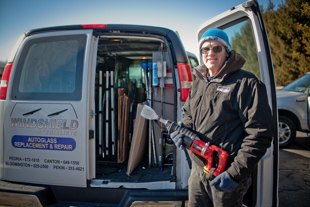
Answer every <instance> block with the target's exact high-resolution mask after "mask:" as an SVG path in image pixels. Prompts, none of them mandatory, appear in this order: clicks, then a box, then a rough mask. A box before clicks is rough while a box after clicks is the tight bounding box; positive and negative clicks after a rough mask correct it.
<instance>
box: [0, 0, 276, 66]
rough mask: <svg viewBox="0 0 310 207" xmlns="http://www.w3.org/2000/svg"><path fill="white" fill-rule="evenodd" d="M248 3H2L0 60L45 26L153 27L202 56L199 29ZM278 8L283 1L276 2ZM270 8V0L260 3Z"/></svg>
mask: <svg viewBox="0 0 310 207" xmlns="http://www.w3.org/2000/svg"><path fill="white" fill-rule="evenodd" d="M245 1H246V0H212V1H210V0H187V1H185V0H0V60H1V61H6V60H7V59H8V57H9V55H10V53H11V50H12V49H13V47H14V45H15V43H16V41H17V40H18V38H19V37H20V36H21V35H22V34H23V33H24V32H26V31H28V30H31V29H36V28H42V27H50V26H59V25H76V24H135V25H151V26H159V27H165V28H169V29H171V30H173V31H178V33H179V34H180V37H181V40H182V42H183V45H184V47H185V49H186V50H187V51H190V52H192V53H194V54H196V55H197V54H198V43H197V42H198V38H197V32H198V28H199V27H200V25H201V24H203V23H204V22H205V21H207V20H209V19H211V18H212V17H214V16H216V15H218V14H220V13H222V12H225V11H227V10H229V9H230V8H232V7H234V6H237V5H239V4H242V3H243V2H245ZM272 2H273V3H274V4H275V5H278V4H279V3H280V2H281V0H272ZM258 3H259V4H260V5H262V6H263V8H266V7H267V5H268V0H258Z"/></svg>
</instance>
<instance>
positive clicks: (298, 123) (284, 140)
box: [277, 73, 310, 147]
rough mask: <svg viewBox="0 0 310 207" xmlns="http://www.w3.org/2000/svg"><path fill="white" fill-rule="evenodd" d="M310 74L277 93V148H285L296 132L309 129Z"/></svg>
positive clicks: (291, 141)
mask: <svg viewBox="0 0 310 207" xmlns="http://www.w3.org/2000/svg"><path fill="white" fill-rule="evenodd" d="M309 86H310V73H307V74H306V75H304V76H302V77H301V78H299V79H297V80H295V81H294V82H292V83H290V84H289V85H287V86H285V87H284V88H282V89H281V90H278V91H277V105H278V113H279V146H280V147H287V146H289V145H290V144H292V143H293V141H294V140H295V138H296V131H301V132H310V128H309V123H310V121H309V109H310V108H309Z"/></svg>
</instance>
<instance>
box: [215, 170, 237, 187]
mask: <svg viewBox="0 0 310 207" xmlns="http://www.w3.org/2000/svg"><path fill="white" fill-rule="evenodd" d="M210 185H211V186H214V188H215V189H216V190H218V191H222V192H231V191H233V190H235V189H236V187H237V186H238V183H236V182H235V181H234V180H233V179H232V178H231V177H230V176H229V174H228V173H227V172H226V171H225V172H223V173H221V174H220V175H218V176H217V177H216V178H214V179H213V180H212V181H211V182H210Z"/></svg>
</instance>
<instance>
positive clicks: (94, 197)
mask: <svg viewBox="0 0 310 207" xmlns="http://www.w3.org/2000/svg"><path fill="white" fill-rule="evenodd" d="M0 196H4V197H11V198H14V199H11V200H9V201H10V202H12V203H10V204H15V203H16V202H20V201H25V202H28V203H29V202H31V203H33V204H36V205H32V206H57V207H61V206H72V205H74V206H111V207H112V206H113V207H129V206H131V205H132V204H133V203H134V202H136V201H142V202H151V201H152V202H164V201H186V200H187V199H188V192H187V190H145V189H121V188H118V189H113V188H90V187H88V188H77V187H64V186H41V185H40V186H38V185H30V184H20V183H13V182H8V181H0ZM0 200H1V199H0ZM1 202H2V200H1ZM1 202H0V205H1V204H2V203H1ZM5 202H8V201H7V200H5ZM4 204H6V205H8V203H4ZM39 204H41V205H39ZM18 206H21V205H18Z"/></svg>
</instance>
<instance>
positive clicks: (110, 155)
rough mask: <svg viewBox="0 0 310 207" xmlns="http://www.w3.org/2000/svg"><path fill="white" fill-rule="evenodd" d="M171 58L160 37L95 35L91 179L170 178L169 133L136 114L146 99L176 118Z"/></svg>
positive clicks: (166, 115) (172, 149)
mask: <svg viewBox="0 0 310 207" xmlns="http://www.w3.org/2000/svg"><path fill="white" fill-rule="evenodd" d="M171 60H172V58H171V56H170V53H169V48H167V44H166V43H165V41H164V40H162V39H159V38H156V37H136V36H100V39H99V43H98V53H97V65H96V80H95V108H96V112H95V113H96V131H95V138H96V179H97V180H100V181H102V183H103V184H105V183H106V184H108V183H110V182H120V183H121V182H136V183H138V182H156V181H171V180H173V176H174V174H173V170H172V169H173V163H174V154H175V153H174V152H175V147H174V144H173V142H172V140H171V139H170V136H169V135H168V134H167V132H166V130H165V129H164V127H163V126H161V125H160V124H158V123H156V122H154V121H148V120H146V119H144V118H143V117H141V116H140V113H141V109H142V107H143V104H148V105H149V106H151V107H152V108H154V110H155V111H156V112H157V114H158V115H159V116H161V117H163V118H165V119H170V120H175V119H176V109H175V108H176V107H175V106H174V100H175V97H174V95H173V94H174V93H173V90H174V89H173V81H172V80H173V79H172V71H171V69H172V68H173V67H174V66H173V63H172V61H171ZM160 65H164V68H163V71H161V67H160ZM156 66H157V70H156ZM154 68H155V69H154ZM156 72H157V78H156ZM154 73H155V78H153V77H154ZM156 81H157V83H156ZM161 94H163V95H161Z"/></svg>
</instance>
